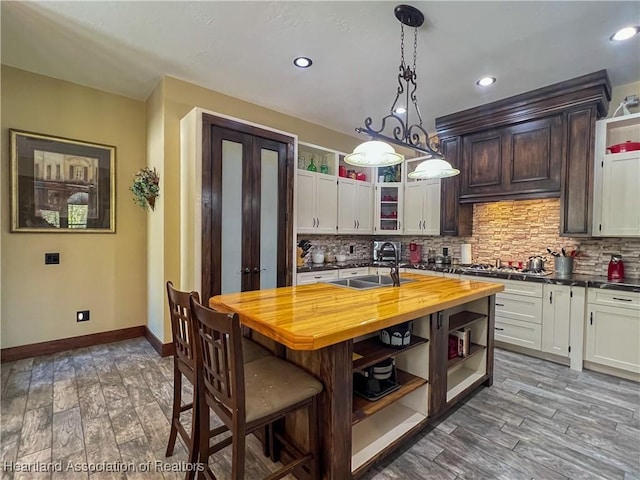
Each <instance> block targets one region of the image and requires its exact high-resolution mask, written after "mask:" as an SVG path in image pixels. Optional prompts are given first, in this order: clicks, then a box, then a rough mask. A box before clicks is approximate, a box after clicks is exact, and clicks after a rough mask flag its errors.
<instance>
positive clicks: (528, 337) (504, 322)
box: [494, 313, 542, 350]
mask: <svg viewBox="0 0 640 480" xmlns="http://www.w3.org/2000/svg"><path fill="white" fill-rule="evenodd" d="M494 328H495V330H494V337H495V340H496V341H498V342H504V343H510V344H512V345H518V346H520V347H525V348H531V349H532V350H540V348H541V347H542V325H538V324H536V323H531V322H523V321H520V320H514V319H512V318H506V317H502V316H499V315H498V314H497V313H496V322H495V327H494Z"/></svg>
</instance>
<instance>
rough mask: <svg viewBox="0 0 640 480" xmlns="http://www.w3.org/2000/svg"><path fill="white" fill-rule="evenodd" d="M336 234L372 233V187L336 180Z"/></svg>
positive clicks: (346, 180) (341, 179) (346, 179)
mask: <svg viewBox="0 0 640 480" xmlns="http://www.w3.org/2000/svg"><path fill="white" fill-rule="evenodd" d="M338 233H350V234H367V235H370V234H372V233H373V185H372V184H371V183H369V182H363V181H359V180H352V179H350V178H338Z"/></svg>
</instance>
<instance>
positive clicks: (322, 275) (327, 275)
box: [296, 270, 338, 285]
mask: <svg viewBox="0 0 640 480" xmlns="http://www.w3.org/2000/svg"><path fill="white" fill-rule="evenodd" d="M337 279H338V270H320V271H317V272H303V273H298V274H297V275H296V285H307V284H310V283H318V282H327V281H329V280H337Z"/></svg>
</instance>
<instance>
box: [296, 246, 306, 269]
mask: <svg viewBox="0 0 640 480" xmlns="http://www.w3.org/2000/svg"><path fill="white" fill-rule="evenodd" d="M296 252H297V253H296V266H297V267H304V264H305V263H306V259H305V258H304V257H301V255H302V249H301V248H300V247H296Z"/></svg>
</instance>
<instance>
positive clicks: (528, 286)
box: [476, 277, 544, 298]
mask: <svg viewBox="0 0 640 480" xmlns="http://www.w3.org/2000/svg"><path fill="white" fill-rule="evenodd" d="M476 278H478V280H480V281H482V278H481V277H476ZM485 281H487V282H495V283H502V284H503V285H504V291H503V293H512V294H514V295H525V296H527V297H539V298H542V288H543V286H544V285H543V284H542V283H533V282H525V281H523V280H503V279H502V278H486V280H485Z"/></svg>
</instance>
